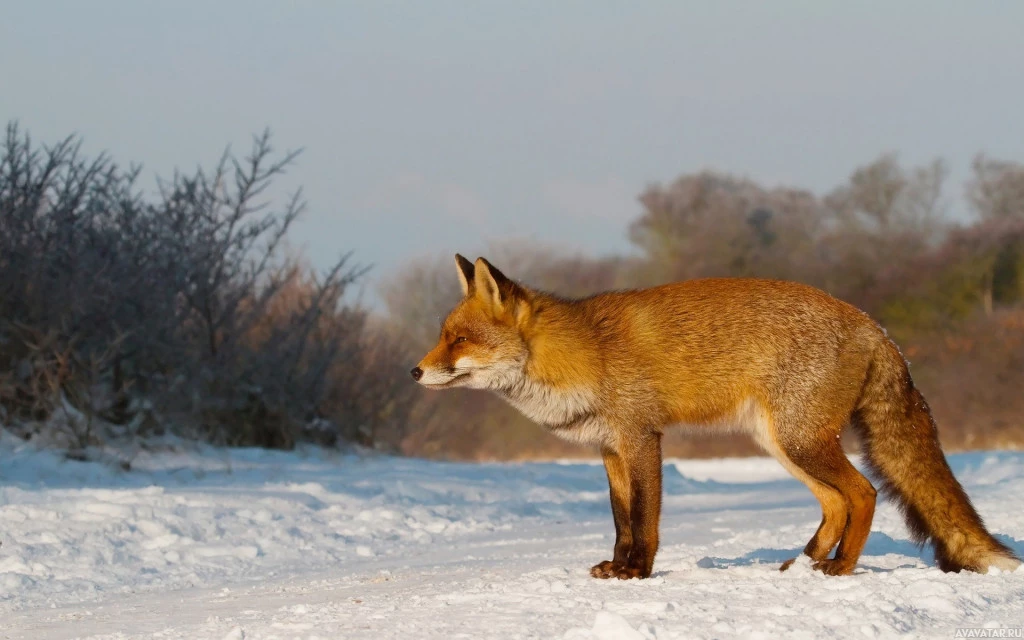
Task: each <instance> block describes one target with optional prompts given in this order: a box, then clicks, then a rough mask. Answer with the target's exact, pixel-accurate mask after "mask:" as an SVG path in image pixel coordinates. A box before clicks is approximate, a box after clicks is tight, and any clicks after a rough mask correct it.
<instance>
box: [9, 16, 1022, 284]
mask: <svg viewBox="0 0 1024 640" xmlns="http://www.w3.org/2000/svg"><path fill="white" fill-rule="evenodd" d="M1022 29H1024V2H1019V1H1017V0H1004V1H998V0H983V1H979V2H970V3H969V2H954V1H949V0H931V1H926V2H920V1H911V0H905V1H901V2H874V1H865V2H857V3H851V2H832V1H826V0H819V1H813V0H803V1H796V0H774V1H773V2H754V1H749V2H739V1H731V0H723V1H720V2H711V1H707V2H684V1H672V2H658V1H654V0H646V1H642V2H639V1H638V2H626V1H619V2H608V1H603V0H586V1H574V0H559V1H557V2H552V1H550V0H547V1H541V2H534V1H527V0H517V1H516V2H509V1H508V0H500V1H490V0H478V1H474V2H470V1H445V0H430V1H425V0H421V1H419V2H413V1H410V2H390V1H385V0H377V1H369V0H368V1H366V2H342V1H335V2H327V1H319V2H313V1H305V2H299V1H285V0H272V1H267V0H262V1H257V0H244V1H239V0H217V1H216V2H208V1H204V2H196V1H192V0H178V1H176V2H169V1H159V2H158V1H152V0H123V1H117V2H115V1H113V0H95V1H94V2H79V1H64V2H58V1H55V0H34V1H33V2H10V3H6V4H5V6H4V9H3V19H2V20H0V120H3V121H4V122H6V121H10V120H17V121H18V122H19V123H20V125H21V127H22V128H23V129H24V130H27V131H28V132H29V133H31V134H32V136H33V137H34V138H35V139H36V140H38V141H42V142H53V141H56V140H58V139H61V138H63V137H64V136H66V135H68V134H71V133H77V134H79V135H80V136H82V137H83V139H84V141H85V144H84V147H85V149H86V151H88V152H90V153H97V152H99V151H108V152H109V153H110V154H111V155H112V156H113V157H114V158H115V159H117V160H119V161H121V162H123V163H126V164H127V163H128V162H131V161H137V162H141V163H142V164H143V165H144V167H145V172H144V174H143V183H142V184H143V186H145V187H147V188H152V187H153V186H154V185H155V176H157V175H160V176H168V175H170V174H171V173H172V172H173V171H174V170H175V169H176V168H177V169H181V170H185V171H191V170H193V169H194V168H195V167H196V166H197V165H199V164H203V165H205V166H209V165H211V164H213V163H214V162H215V161H216V160H217V159H218V157H219V156H220V154H221V152H222V151H223V149H224V148H225V147H226V146H227V145H229V144H230V145H232V148H233V149H236V150H239V151H244V150H245V149H246V147H247V145H248V143H249V139H250V136H251V134H253V133H256V132H259V131H262V130H263V129H264V128H265V127H270V129H271V130H272V131H273V133H274V140H275V143H276V145H277V147H278V148H280V149H281V150H285V149H294V148H303V149H304V152H303V154H302V155H301V156H300V158H299V160H298V162H297V163H296V165H295V166H294V167H293V168H292V169H291V171H290V173H289V175H288V176H286V178H285V179H284V180H283V182H282V183H281V185H280V186H281V189H282V190H284V189H293V188H295V187H297V186H300V185H301V186H302V187H303V188H304V191H305V194H306V196H307V199H308V201H309V210H308V212H307V213H306V215H305V217H304V218H303V220H302V221H301V223H300V224H299V225H298V226H297V227H296V228H295V229H294V232H293V235H292V241H293V243H294V244H295V245H297V246H298V247H301V248H302V249H303V250H304V251H305V252H306V254H307V255H308V257H309V258H310V259H311V260H312V261H313V262H314V264H317V265H319V266H326V265H328V264H330V263H332V262H333V261H334V259H336V258H337V257H338V256H339V255H341V254H342V253H345V252H347V251H349V250H352V251H354V255H355V260H356V261H358V262H360V263H362V264H368V265H369V264H372V265H374V267H373V270H372V271H371V272H370V278H371V279H370V280H368V281H367V286H368V287H369V289H368V290H369V294H368V295H369V297H370V298H371V299H372V298H373V293H372V287H373V286H374V283H375V282H376V281H377V280H379V279H380V278H382V277H387V276H388V275H389V274H392V273H395V272H396V271H397V270H399V269H401V268H402V266H403V265H404V264H405V263H406V262H407V261H408V260H409V259H410V258H414V257H420V256H434V255H440V254H445V253H454V252H456V251H459V252H463V253H466V254H467V255H474V256H475V255H477V254H478V253H479V252H482V251H484V249H485V247H486V246H487V244H488V243H489V242H492V241H501V240H504V239H509V238H517V239H527V240H532V241H535V242H538V243H543V244H545V245H548V246H551V247H555V248H558V249H561V250H564V251H567V252H581V253H587V254H594V255H602V254H608V253H615V252H625V251H629V250H630V245H629V242H628V238H627V228H628V225H629V222H630V221H631V220H632V219H634V218H635V217H637V216H638V215H639V214H640V212H641V209H640V205H639V203H638V202H637V195H638V194H639V193H640V192H641V191H642V190H643V189H644V188H645V187H646V186H647V185H649V184H652V183H667V182H669V181H671V180H673V179H674V178H676V177H678V176H680V175H682V174H685V173H690V172H694V171H699V170H701V169H703V168H712V169H718V170H723V171H729V172H732V173H736V174H739V175H744V176H747V177H749V178H751V179H754V180H757V181H759V182H762V183H764V184H767V185H781V184H787V185H796V186H802V187H805V188H809V189H811V190H813V191H816V192H818V193H824V192H826V191H828V190H829V189H831V188H833V187H834V186H836V185H838V184H840V183H841V182H843V181H844V180H845V179H846V177H847V176H848V175H849V174H850V173H851V172H852V170H853V169H854V168H855V167H856V166H858V165H860V164H864V163H867V162H869V161H871V160H873V159H875V158H876V157H878V156H879V155H880V154H882V153H883V152H897V153H898V154H899V157H900V159H901V160H902V161H904V162H905V163H907V164H918V163H924V162H927V161H929V160H931V159H933V158H935V157H942V158H944V159H945V160H946V161H947V162H948V164H949V167H950V170H951V178H952V182H953V190H952V192H951V193H950V194H949V197H950V198H951V209H952V210H953V211H954V213H955V212H957V210H958V209H960V208H962V204H961V195H962V192H961V186H960V183H961V182H962V181H963V180H964V179H966V177H967V176H968V172H969V167H970V161H971V159H972V158H973V156H974V155H975V154H976V153H978V152H982V151H984V152H986V153H988V154H989V155H991V156H994V157H999V158H1005V159H1010V160H1016V161H1024V127H1022V114H1024V38H1021V35H1020V34H1021V32H1022ZM499 266H500V265H499ZM513 275H514V274H513Z"/></svg>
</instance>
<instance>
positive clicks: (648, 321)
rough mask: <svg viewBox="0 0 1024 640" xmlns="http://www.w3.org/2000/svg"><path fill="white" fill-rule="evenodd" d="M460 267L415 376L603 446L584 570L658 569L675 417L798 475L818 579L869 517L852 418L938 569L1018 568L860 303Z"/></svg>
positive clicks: (626, 574)
mask: <svg viewBox="0 0 1024 640" xmlns="http://www.w3.org/2000/svg"><path fill="white" fill-rule="evenodd" d="M455 263H456V267H457V270H456V272H457V275H458V278H459V284H460V285H461V289H462V294H463V297H462V299H461V301H459V303H458V304H457V305H456V306H455V308H454V309H453V310H452V311H451V313H449V315H448V316H447V317H446V318H445V319H444V321H443V322H442V325H441V332H440V337H439V340H438V343H437V345H436V346H435V347H434V348H433V349H432V350H431V351H430V352H429V353H427V354H426V356H424V357H423V359H422V360H421V361H420V362H419V363H418V364H417V365H416V367H415V368H413V369H412V371H411V374H412V377H413V378H414V379H415V380H416V381H417V382H418V383H419V384H420V385H422V386H423V387H426V388H428V389H450V388H453V387H466V388H472V389H483V390H488V391H491V392H493V393H496V394H497V395H499V396H501V397H502V398H504V399H505V400H506V401H508V402H509V403H510V404H511V405H512V406H513V407H515V408H516V409H518V410H519V411H520V412H522V413H523V414H524V415H525V416H526V417H528V418H530V419H531V420H533V421H534V422H536V423H539V424H540V425H542V426H543V427H545V428H546V429H547V430H549V431H550V432H551V433H553V434H555V435H557V436H559V437H562V438H565V439H567V440H570V441H573V442H576V443H579V444H582V445H588V446H592V447H594V446H596V448H597V449H599V450H600V453H601V458H602V460H603V462H604V468H605V472H606V474H607V477H608V485H609V496H610V500H611V512H612V519H613V520H614V524H615V544H614V547H613V549H612V557H611V560H605V561H603V562H600V563H598V564H596V565H594V566H593V567H592V568H591V569H590V574H591V575H592V576H593V577H595V578H601V579H608V578H619V579H631V578H648V577H650V576H651V572H652V569H653V566H654V557H655V555H656V553H657V551H658V530H659V519H660V516H661V498H662V488H661V482H662V453H661V439H662V436H663V434H664V432H665V430H666V429H669V428H672V427H676V426H689V427H696V428H703V429H706V430H707V429H710V430H718V431H728V430H737V429H738V430H740V431H741V432H745V433H748V434H749V435H751V436H752V437H753V439H754V440H755V441H756V442H757V443H758V444H759V445H760V446H761V447H762V448H763V449H764V450H765V451H766V452H767V453H768V454H770V455H772V456H773V457H774V458H775V459H776V460H778V462H779V463H781V465H782V466H783V467H784V468H785V469H786V470H787V471H789V473H791V474H792V475H793V476H794V477H796V478H797V479H798V480H800V481H801V482H803V483H804V484H806V485H807V487H808V488H809V489H810V490H811V493H812V494H814V496H815V497H816V498H817V499H818V501H819V502H820V503H821V511H822V518H821V523H820V525H819V526H818V529H817V531H816V532H815V533H814V535H813V536H812V537H811V539H810V541H809V542H808V543H807V545H806V546H805V547H804V550H803V554H804V555H806V556H808V557H809V558H810V561H811V566H812V567H813V569H815V570H818V571H821V572H823V573H824V574H826V575H833V576H834V575H848V574H851V573H853V571H854V568H855V567H856V565H857V561H858V559H859V558H860V555H861V552H862V551H863V549H864V545H865V543H866V542H867V539H868V534H869V532H870V530H871V522H872V518H873V517H874V511H875V501H876V495H877V492H876V489H875V486H874V485H873V484H872V483H871V481H869V480H868V479H867V477H865V476H864V475H863V474H862V473H861V472H860V471H858V470H857V468H856V467H854V465H853V464H852V463H851V462H850V460H849V459H848V458H847V456H846V454H845V452H844V451H843V448H842V445H841V442H840V434H841V432H842V431H843V430H844V429H845V428H846V427H847V426H850V427H852V428H853V429H854V430H855V432H856V433H857V434H858V436H859V438H860V441H861V446H862V452H863V458H864V459H865V461H866V467H867V471H868V474H869V475H871V476H872V477H874V478H875V479H876V481H877V482H879V483H880V487H881V489H882V491H883V495H884V496H886V497H889V498H890V499H892V500H893V501H895V503H896V505H897V506H898V508H899V509H900V511H901V512H902V513H903V515H904V516H905V519H906V522H907V526H908V529H909V531H910V534H911V537H912V539H913V540H914V541H915V542H916V543H917V544H918V545H919V546H923V545H924V544H925V543H927V542H929V541H930V542H931V544H932V545H933V546H934V551H935V561H936V564H937V566H938V567H939V568H940V569H941V570H942V571H946V572H959V571H962V570H969V571H975V572H979V573H987V572H988V571H989V570H990V569H991V568H997V569H999V570H1005V571H1012V570H1014V569H1016V568H1017V567H1018V566H1020V564H1021V561H1020V559H1019V558H1018V557H1017V556H1016V555H1015V554H1014V552H1013V551H1011V550H1010V549H1009V548H1008V547H1007V546H1006V545H1004V544H1002V543H1001V542H999V541H998V540H996V538H995V537H994V536H993V535H992V534H991V533H989V531H988V530H987V529H986V528H985V524H984V523H983V521H982V519H981V517H980V516H979V515H978V512H977V511H976V510H975V508H974V507H973V505H972V504H971V501H970V499H969V498H968V496H967V494H966V492H965V491H964V489H963V487H962V486H961V485H960V483H959V482H958V481H957V480H956V478H955V477H954V475H953V472H952V470H951V469H950V467H949V464H948V463H947V461H946V458H945V455H944V454H943V451H942V449H941V447H940V445H939V438H938V431H937V427H936V424H935V421H934V419H933V418H932V414H931V410H930V409H929V407H928V403H927V402H925V399H924V397H923V396H922V395H921V392H920V391H919V390H918V389H917V388H916V387H915V385H914V382H913V380H912V379H911V376H910V369H909V364H908V363H907V361H906V360H905V358H904V357H903V355H902V353H901V352H900V350H899V348H898V347H897V346H896V344H895V343H894V342H893V341H892V340H891V339H890V338H889V337H888V335H887V334H886V332H885V331H884V329H882V327H881V326H880V325H879V324H878V323H877V322H875V321H874V320H872V319H871V318H870V317H869V316H868V314H866V313H865V312H863V311H861V310H860V309H858V308H856V307H854V306H853V305H851V304H848V303H846V302H843V301H841V300H839V299H837V298H835V297H833V296H831V295H830V294H828V293H826V292H825V291H823V290H821V289H818V288H815V287H812V286H809V285H805V284H800V283H796V282H789V281H782V280H768V279H756V278H706V279H695V280H687V281H682V282H675V283H671V284H664V285H661V286H656V287H652V288H646V289H634V290H619V291H610V292H605V293H599V294H596V295H592V296H589V297H583V298H578V299H569V298H564V297H559V296H557V295H555V294H552V293H547V292H544V291H541V290H538V289H534V288H530V287H527V286H526V285H523V284H521V283H519V282H516V281H513V280H511V279H509V278H508V277H506V276H505V275H504V274H503V273H501V271H499V270H498V269H496V268H495V267H494V266H493V265H491V264H490V263H489V262H488V261H487V260H486V259H484V258H478V259H477V260H476V262H475V263H474V262H470V261H469V260H467V259H466V258H464V257H463V256H462V255H459V254H456V256H455ZM833 549H835V554H834V555H833V556H832V557H829V554H830V553H831V552H832V550H833ZM795 560H796V558H793V559H792V560H788V561H786V562H785V563H783V565H782V566H781V569H782V570H786V569H787V568H788V567H789V566H791V565H792V563H793V562H794V561H795Z"/></svg>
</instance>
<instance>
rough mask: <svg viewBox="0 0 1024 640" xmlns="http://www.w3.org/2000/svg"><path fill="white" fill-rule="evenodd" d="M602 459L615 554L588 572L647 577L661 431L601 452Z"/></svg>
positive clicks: (654, 542)
mask: <svg viewBox="0 0 1024 640" xmlns="http://www.w3.org/2000/svg"><path fill="white" fill-rule="evenodd" d="M609 458H612V460H613V462H612V464H609ZM604 460H605V470H606V471H607V472H608V484H609V488H610V490H611V491H610V492H611V500H612V515H613V516H614V517H615V555H614V557H613V559H612V560H610V561H607V560H606V561H605V562H602V563H601V564H598V565H596V566H594V567H593V568H592V569H591V570H590V574H591V575H592V576H594V577H595V578H612V577H615V578H619V579H620V580H628V579H629V578H649V577H650V575H651V571H652V569H653V568H654V556H655V554H657V552H658V522H659V520H660V518H661V434H660V433H651V434H647V435H645V436H644V437H642V438H640V439H638V440H637V441H634V442H632V443H631V446H630V447H629V448H628V449H625V450H623V451H621V452H618V453H616V454H614V455H613V456H608V455H607V454H605V456H604ZM627 496H628V498H627ZM627 523H628V524H627Z"/></svg>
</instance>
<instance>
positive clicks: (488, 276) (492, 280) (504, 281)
mask: <svg viewBox="0 0 1024 640" xmlns="http://www.w3.org/2000/svg"><path fill="white" fill-rule="evenodd" d="M473 275H474V278H473V282H474V284H473V288H474V289H475V291H476V295H477V296H478V297H480V298H482V299H484V300H486V301H487V302H489V303H490V304H491V306H492V308H494V309H495V310H497V309H500V308H501V307H502V306H503V305H504V304H505V302H507V301H508V297H509V294H510V293H511V292H512V286H513V285H512V281H511V280H509V279H508V278H506V277H505V274H503V273H502V272H500V271H498V270H497V269H495V268H494V267H493V266H491V263H490V262H487V261H486V260H484V259H483V258H477V259H476V265H474V267H473Z"/></svg>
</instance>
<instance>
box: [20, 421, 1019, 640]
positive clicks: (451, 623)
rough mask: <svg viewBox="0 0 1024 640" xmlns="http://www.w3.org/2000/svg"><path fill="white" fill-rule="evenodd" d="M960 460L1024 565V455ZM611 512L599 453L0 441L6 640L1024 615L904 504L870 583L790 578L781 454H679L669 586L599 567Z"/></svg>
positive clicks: (520, 631)
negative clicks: (471, 455)
mask: <svg viewBox="0 0 1024 640" xmlns="http://www.w3.org/2000/svg"><path fill="white" fill-rule="evenodd" d="M951 463H952V465H953V467H954V470H955V471H956V473H957V475H958V476H959V477H960V478H961V480H962V481H963V482H964V484H965V485H966V487H967V489H968V491H969V493H970V494H971V495H972V496H973V497H974V499H975V504H976V505H977V506H978V508H979V510H980V511H981V513H982V514H983V515H984V516H985V518H986V520H987V522H988V523H989V524H990V525H991V527H992V528H993V529H994V530H995V531H997V532H999V533H1000V534H1002V535H1001V536H1000V537H1001V538H1002V539H1003V540H1005V541H1006V542H1007V543H1008V544H1009V545H1010V546H1012V547H1013V548H1014V549H1016V550H1017V552H1018V553H1021V552H1024V454H1013V453H993V454H965V455H955V456H952V457H951ZM607 502H608V500H607V484H606V482H605V478H604V471H603V468H602V467H601V466H600V465H598V464H587V463H575V464H569V463H566V464H555V463H548V464H509V465H504V464H486V465H471V464H442V463H436V462H425V461H419V460H408V459H396V458H390V457H377V456H371V457H365V458H360V457H356V456H351V455H342V454H338V453H332V452H325V451H321V450H307V451H303V452H295V453H282V452H267V451H258V450H232V451H227V450H222V449H213V448H199V449H192V450H189V451H187V452H180V451H179V452H174V451H164V452H158V453H140V454H138V455H136V456H135V457H134V459H133V460H132V471H130V472H124V471H121V470H119V469H117V468H116V466H113V465H101V464H96V463H82V462H71V461H64V460H63V459H62V458H60V457H58V456H57V455H55V454H52V453H48V452H41V451H36V450H34V449H31V448H28V447H25V446H23V445H21V444H20V443H19V442H16V441H15V440H14V439H13V438H11V437H9V436H2V432H0V542H2V546H0V638H48V639H57V638H71V637H102V638H136V637H138V638H151V637H156V638H215V639H217V640H219V639H221V638H234V639H238V638H277V637H279V638H292V637H322V638H338V637H344V638H373V639H374V640H384V639H386V638H409V637H415V638H417V640H423V639H427V638H483V637H495V638H512V637H541V638H551V637H564V638H626V639H628V638H659V639H660V638H733V637H734V638H758V637H764V638H769V637H770V638H782V637H786V638H821V637H843V638H846V637H853V638H861V637H869V638H872V637H892V636H897V635H909V636H913V637H935V638H953V637H955V633H956V629H957V628H958V627H996V628H1014V629H1019V628H1020V627H1021V626H1024V569H1021V570H1018V571H1016V572H1014V573H1012V574H1007V573H1003V574H998V575H976V574H962V575H952V574H949V575H947V574H943V573H941V572H940V571H938V570H937V569H936V568H935V567H934V566H933V564H932V562H931V559H930V555H931V554H930V551H928V550H925V551H924V552H919V551H918V550H917V549H916V548H915V547H914V546H913V545H911V544H910V543H909V542H907V539H906V538H907V536H906V531H905V529H904V526H903V524H902V522H901V520H900V519H899V517H898V515H897V514H896V512H895V510H894V509H893V508H892V507H891V506H888V505H885V506H882V507H880V508H879V510H878V513H877V515H876V518H875V524H874V530H873V532H872V534H871V538H870V540H869V542H868V546H867V549H866V551H865V554H864V556H863V558H862V559H861V564H860V567H859V569H858V571H857V573H856V574H855V575H853V576H849V577H838V578H835V577H826V576H823V575H821V574H818V573H816V572H813V571H811V570H810V568H809V567H808V566H807V564H806V563H799V564H798V565H797V566H795V567H794V568H793V569H791V570H790V571H788V572H786V573H780V572H779V571H778V565H779V564H780V563H781V562H782V561H783V560H785V559H787V558H789V557H792V556H794V555H796V554H797V553H798V552H799V550H800V549H801V548H802V547H803V545H804V544H805V543H806V542H807V540H808V539H809V538H810V537H811V535H812V534H813V533H814V530H815V528H816V527H817V524H818V521H819V517H820V512H819V510H818V506H817V504H816V502H815V500H814V498H813V497H812V496H811V494H810V492H808V491H807V489H806V488H804V487H803V486H802V485H801V484H799V483H798V482H796V481H794V480H792V479H790V478H789V477H788V476H787V475H786V473H785V472H784V471H782V469H781V468H780V467H779V466H778V465H777V463H775V462H774V461H772V460H767V459H743V460H715V461H684V462H668V463H666V466H665V503H664V514H663V517H662V547H661V552H660V553H659V554H658V558H657V561H656V563H655V571H656V573H655V576H654V577H653V578H651V579H649V580H645V581H637V580H633V581H625V582H622V581H617V580H614V581H599V580H594V579H592V578H591V577H590V576H589V575H588V569H589V567H590V566H591V565H592V564H594V563H596V562H598V561H600V560H604V559H607V558H608V557H609V554H610V550H611V545H612V537H613V534H612V521H611V515H610V509H609V507H608V504H607ZM997 633H998V632H997ZM1009 633H1017V632H1016V631H1010V632H1009ZM1010 637H1015V636H1010Z"/></svg>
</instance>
